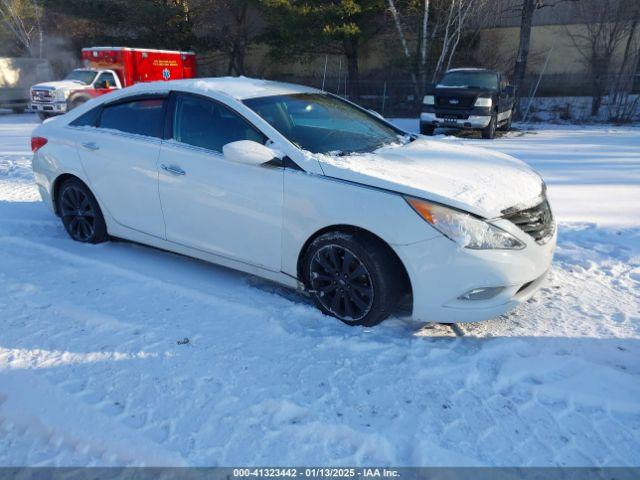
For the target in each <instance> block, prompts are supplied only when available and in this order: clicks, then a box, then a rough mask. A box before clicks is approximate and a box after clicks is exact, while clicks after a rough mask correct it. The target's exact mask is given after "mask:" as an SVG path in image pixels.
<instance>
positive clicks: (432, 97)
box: [420, 68, 514, 138]
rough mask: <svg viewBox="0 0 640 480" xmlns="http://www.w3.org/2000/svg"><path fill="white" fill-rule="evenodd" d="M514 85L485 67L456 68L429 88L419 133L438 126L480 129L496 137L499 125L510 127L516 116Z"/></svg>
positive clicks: (502, 128) (485, 133)
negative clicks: (514, 115)
mask: <svg viewBox="0 0 640 480" xmlns="http://www.w3.org/2000/svg"><path fill="white" fill-rule="evenodd" d="M513 104H514V95H513V87H512V86H511V85H508V84H507V80H506V77H504V76H503V75H502V74H501V73H499V72H495V71H493V70H486V69H484V68H456V69H453V70H449V71H448V72H447V73H445V75H444V77H442V80H440V82H439V83H438V84H437V85H431V86H430V87H429V88H428V89H427V95H425V96H424V99H423V101H422V113H421V114H420V133H422V134H425V135H433V131H434V130H435V129H436V128H438V127H445V128H464V129H472V130H480V131H481V132H482V138H494V137H495V133H496V129H498V128H499V129H501V130H509V128H511V119H512V117H513Z"/></svg>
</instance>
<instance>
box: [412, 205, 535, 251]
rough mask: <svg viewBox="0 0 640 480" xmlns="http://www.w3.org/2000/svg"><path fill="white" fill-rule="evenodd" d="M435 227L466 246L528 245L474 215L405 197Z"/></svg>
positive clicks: (506, 246)
mask: <svg viewBox="0 0 640 480" xmlns="http://www.w3.org/2000/svg"><path fill="white" fill-rule="evenodd" d="M404 199H405V200H406V201H407V203H408V204H409V205H411V207H412V208H413V209H414V210H415V211H416V213H417V214H418V215H420V216H421V217H422V218H423V219H424V220H425V221H426V222H428V223H429V224H430V225H431V226H432V227H433V228H435V229H436V230H438V231H439V232H440V233H442V234H443V235H444V236H445V237H447V238H449V239H450V240H453V241H454V242H456V243H457V244H458V245H460V246H461V247H464V248H472V249H476V250H487V249H507V250H520V249H522V248H524V247H525V244H524V243H523V242H521V241H520V240H518V239H517V238H516V237H514V236H513V235H511V234H510V233H509V232H506V231H504V230H502V229H501V228H498V227H496V226H495V225H491V224H490V223H489V222H485V221H484V220H481V219H479V218H476V217H474V216H473V215H471V214H469V213H465V212H461V211H458V210H454V209H453V208H447V207H444V206H442V205H438V204H435V203H430V202H427V201H425V200H421V199H419V198H414V197H404Z"/></svg>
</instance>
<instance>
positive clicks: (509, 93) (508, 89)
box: [504, 85, 516, 97]
mask: <svg viewBox="0 0 640 480" xmlns="http://www.w3.org/2000/svg"><path fill="white" fill-rule="evenodd" d="M504 93H505V94H506V95H507V96H509V97H513V96H514V95H515V94H516V89H515V88H514V86H513V85H507V86H506V87H504Z"/></svg>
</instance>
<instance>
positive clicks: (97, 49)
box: [82, 47, 195, 55]
mask: <svg viewBox="0 0 640 480" xmlns="http://www.w3.org/2000/svg"><path fill="white" fill-rule="evenodd" d="M121 50H126V51H128V52H147V53H181V54H182V55H195V52H193V51H191V50H189V51H182V50H159V49H157V48H133V47H86V48H83V49H82V51H83V52H100V51H121Z"/></svg>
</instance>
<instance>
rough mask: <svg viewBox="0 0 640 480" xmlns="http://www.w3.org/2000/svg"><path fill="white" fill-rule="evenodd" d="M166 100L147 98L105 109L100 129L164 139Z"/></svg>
mask: <svg viewBox="0 0 640 480" xmlns="http://www.w3.org/2000/svg"><path fill="white" fill-rule="evenodd" d="M164 101H165V100H164V98H145V99H139V100H133V101H130V102H125V103H117V104H115V105H109V106H106V107H104V108H103V110H102V115H101V116H100V125H99V126H100V128H109V129H112V130H118V131H120V132H125V133H134V134H136V135H144V136H145V137H157V138H161V137H162V127H163V116H162V109H163V106H164Z"/></svg>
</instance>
